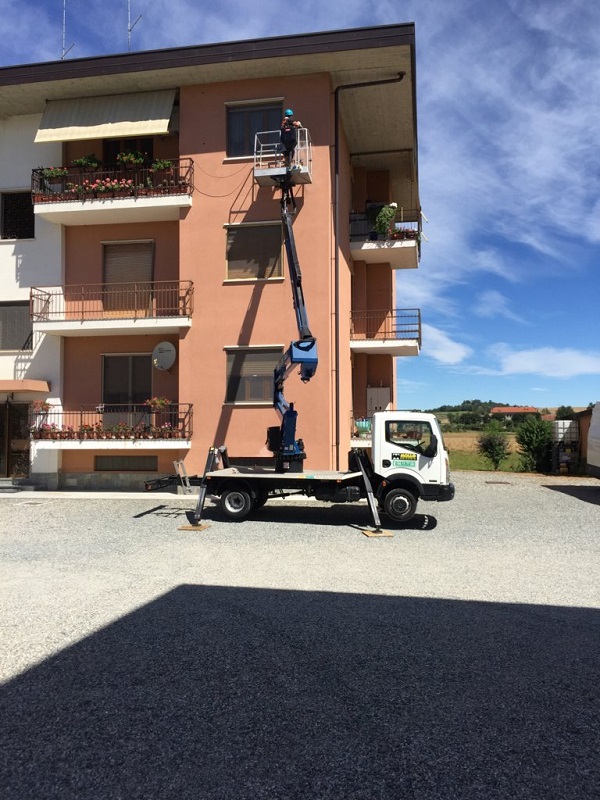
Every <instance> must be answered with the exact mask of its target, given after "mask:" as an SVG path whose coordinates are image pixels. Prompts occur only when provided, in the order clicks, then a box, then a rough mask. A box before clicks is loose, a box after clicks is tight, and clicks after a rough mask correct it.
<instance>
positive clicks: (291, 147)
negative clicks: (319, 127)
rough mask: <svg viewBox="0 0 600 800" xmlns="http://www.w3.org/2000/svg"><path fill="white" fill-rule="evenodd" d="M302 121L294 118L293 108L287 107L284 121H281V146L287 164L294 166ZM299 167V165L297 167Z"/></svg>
mask: <svg viewBox="0 0 600 800" xmlns="http://www.w3.org/2000/svg"><path fill="white" fill-rule="evenodd" d="M301 127H302V123H301V122H299V121H298V120H295V119H294V112H293V111H292V109H291V108H286V110H285V116H284V118H283V122H282V123H281V146H282V149H283V159H284V162H285V166H286V167H288V168H291V167H292V161H293V159H294V153H295V151H296V145H297V144H298V128H301ZM296 169H298V167H296Z"/></svg>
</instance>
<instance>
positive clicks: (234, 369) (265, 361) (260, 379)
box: [225, 347, 283, 403]
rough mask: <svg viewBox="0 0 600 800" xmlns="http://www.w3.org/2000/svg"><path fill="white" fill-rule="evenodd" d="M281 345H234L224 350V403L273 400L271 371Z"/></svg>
mask: <svg viewBox="0 0 600 800" xmlns="http://www.w3.org/2000/svg"><path fill="white" fill-rule="evenodd" d="M282 352H283V351H282V348H281V347H262V348H254V349H253V348H250V347H236V348H231V349H229V350H227V390H226V392H225V402H226V403H272V402H273V370H274V369H275V367H276V365H277V363H278V361H279V359H280V358H281V355H282Z"/></svg>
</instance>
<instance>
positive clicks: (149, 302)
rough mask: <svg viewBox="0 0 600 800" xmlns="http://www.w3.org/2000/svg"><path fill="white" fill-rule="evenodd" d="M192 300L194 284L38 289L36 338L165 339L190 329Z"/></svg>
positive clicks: (34, 297) (34, 296) (34, 295)
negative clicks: (146, 336) (147, 336)
mask: <svg viewBox="0 0 600 800" xmlns="http://www.w3.org/2000/svg"><path fill="white" fill-rule="evenodd" d="M193 300H194V285H193V283H192V282H191V281H152V282H149V283H115V284H106V283H97V284H93V283H92V284H81V285H77V284H75V285H72V286H44V287H41V288H40V287H35V286H34V287H32V289H31V293H30V309H31V319H32V321H33V330H34V332H37V333H48V334H54V335H55V336H123V335H127V334H136V333H144V334H152V333H158V334H161V335H162V334H166V333H179V332H180V331H181V330H183V329H185V328H190V327H191V325H192V312H193Z"/></svg>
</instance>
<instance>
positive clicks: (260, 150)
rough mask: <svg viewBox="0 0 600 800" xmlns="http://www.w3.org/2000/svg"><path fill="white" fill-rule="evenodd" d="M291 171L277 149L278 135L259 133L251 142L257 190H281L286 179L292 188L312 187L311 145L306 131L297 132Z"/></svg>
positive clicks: (280, 150) (279, 134)
mask: <svg viewBox="0 0 600 800" xmlns="http://www.w3.org/2000/svg"><path fill="white" fill-rule="evenodd" d="M297 134H298V144H297V145H296V152H295V155H294V163H293V168H292V169H291V170H288V167H287V166H286V164H285V162H284V158H283V150H282V148H281V132H280V131H279V130H277V131H261V132H259V133H257V134H256V136H255V138H254V179H255V181H256V182H257V183H258V185H259V186H277V187H279V186H281V183H282V181H283V180H284V179H285V178H286V175H288V176H289V178H290V180H291V183H292V186H297V185H298V184H302V183H312V144H311V140H310V134H309V132H308V130H307V129H306V128H298V131H297Z"/></svg>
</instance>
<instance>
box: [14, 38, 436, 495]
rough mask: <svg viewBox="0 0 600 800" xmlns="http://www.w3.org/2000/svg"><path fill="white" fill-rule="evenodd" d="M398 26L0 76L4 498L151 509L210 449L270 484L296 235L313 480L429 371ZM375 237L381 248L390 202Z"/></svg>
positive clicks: (406, 57) (301, 425) (410, 77)
mask: <svg viewBox="0 0 600 800" xmlns="http://www.w3.org/2000/svg"><path fill="white" fill-rule="evenodd" d="M415 89H416V76H415V31H414V26H413V25H412V24H400V25H390V26H382V27H374V28H360V29H353V30H341V31H330V32H324V33H315V34H302V35H298V36H288V37H278V38H265V39H256V40H252V41H240V42H228V43H224V44H214V45H202V46H197V47H184V48H176V49H166V50H157V51H150V52H137V53H127V54H122V55H114V56H104V57H98V58H85V59H73V60H63V61H59V62H51V63H38V64H27V65H24V66H16V67H7V68H3V69H0V200H1V213H0V216H1V239H0V276H1V278H0V477H5V478H8V477H15V478H19V477H21V478H27V481H28V482H29V483H35V484H36V485H38V486H39V487H41V488H96V489H101V488H109V487H121V488H130V487H131V488H141V487H142V486H143V482H144V480H147V479H152V478H155V477H157V476H158V475H163V474H165V473H167V474H168V473H172V472H173V462H174V461H181V462H183V463H184V465H185V468H186V470H187V472H188V474H195V473H198V472H201V471H202V469H203V465H204V462H205V460H206V453H207V450H208V448H209V446H211V445H213V444H223V443H225V444H227V446H228V449H229V453H230V455H231V456H233V457H234V458H238V459H244V460H246V462H247V463H266V460H267V459H270V458H271V453H270V452H269V450H268V449H267V447H266V430H267V428H269V427H271V426H274V425H277V424H278V422H279V420H278V416H277V413H276V411H275V409H274V408H273V402H272V398H273V369H274V367H275V365H276V364H277V362H278V361H279V359H280V358H281V356H282V354H283V353H284V352H285V351H286V350H287V348H288V347H289V345H290V342H291V341H292V340H294V339H296V338H297V336H298V333H297V328H296V316H295V311H294V307H293V304H292V293H291V289H290V285H289V281H288V272H289V270H288V265H287V263H286V257H285V248H284V247H283V226H282V224H281V204H280V203H281V195H282V192H281V189H280V188H279V187H280V184H281V178H282V176H285V175H286V174H287V173H286V169H287V167H286V165H285V164H284V162H283V158H282V155H281V152H280V150H281V148H280V147H279V146H278V143H279V129H280V125H281V120H282V117H283V113H284V111H285V110H286V109H288V108H291V109H293V110H294V111H295V117H296V119H297V120H298V121H300V122H301V126H302V127H301V128H300V130H299V132H298V146H297V148H296V153H295V164H294V166H295V167H296V169H294V171H293V173H291V175H292V178H291V180H292V184H293V189H292V191H293V194H294V200H295V203H296V213H295V215H294V222H293V232H294V238H295V245H296V249H297V254H298V259H299V263H300V266H301V271H302V285H303V292H304V297H305V300H306V306H307V313H308V316H309V320H310V326H311V330H312V333H313V334H314V335H315V336H316V338H317V340H318V350H319V366H318V369H317V372H316V375H315V376H314V377H313V379H312V380H311V381H310V382H309V383H306V384H303V383H302V382H301V381H300V379H299V376H298V375H296V374H294V373H292V374H291V375H290V376H289V378H288V380H287V382H286V390H285V391H286V398H287V399H288V400H290V401H292V402H294V405H295V409H296V410H297V412H298V428H297V435H298V436H299V437H301V438H302V440H303V441H304V443H305V448H306V452H307V458H306V462H305V464H306V468H309V469H310V468H320V469H327V468H344V467H345V466H346V465H347V457H348V451H349V450H350V448H351V446H353V445H361V446H366V447H367V446H369V437H368V431H369V421H368V419H369V416H370V414H372V413H373V411H375V410H377V409H379V408H387V407H395V406H397V405H399V404H400V405H401V401H399V398H398V397H397V390H396V371H397V369H400V370H401V360H400V359H401V357H406V356H416V355H418V353H419V350H420V342H421V323H420V311H419V310H418V309H405V308H402V302H401V298H402V279H401V274H402V270H403V269H415V268H417V267H418V265H419V257H420V231H421V214H420V202H419V190H418V169H417V117H416V90H415ZM391 203H394V204H396V205H395V207H394V206H392V207H393V208H395V211H394V212H393V215H394V219H393V220H392V222H391V224H390V227H389V229H388V230H387V231H382V232H381V233H380V234H379V236H377V235H376V234H374V233H373V227H374V220H375V218H376V216H377V214H378V212H379V210H380V209H381V207H382V206H383V205H386V204H387V205H389V204H391Z"/></svg>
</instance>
